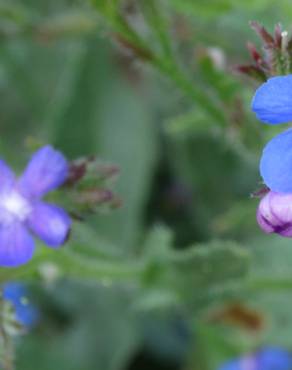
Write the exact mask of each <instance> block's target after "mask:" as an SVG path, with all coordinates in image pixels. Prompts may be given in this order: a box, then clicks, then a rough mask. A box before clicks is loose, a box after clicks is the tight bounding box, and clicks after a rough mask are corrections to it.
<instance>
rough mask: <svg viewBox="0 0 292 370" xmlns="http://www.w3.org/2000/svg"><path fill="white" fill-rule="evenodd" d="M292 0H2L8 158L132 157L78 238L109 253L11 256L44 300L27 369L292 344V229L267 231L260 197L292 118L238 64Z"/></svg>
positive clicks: (204, 358) (139, 368) (202, 359)
mask: <svg viewBox="0 0 292 370" xmlns="http://www.w3.org/2000/svg"><path fill="white" fill-rule="evenodd" d="M291 17H292V4H291V3H290V1H288V0H278V1H277V2H275V1H272V0H253V1H235V0H209V1H205V2H203V1H199V0H166V1H163V0H157V1H152V0H149V2H148V1H147V0H145V1H143V0H133V1H132V0H124V1H114V0H113V1H110V0H95V1H94V0H93V1H92V2H89V1H85V0H83V1H81V0H50V1H48V0H27V1H21V0H19V1H17V0H9V1H3V0H1V2H0V100H1V110H0V132H1V136H0V148H1V157H3V158H5V159H6V160H7V161H8V162H9V163H10V164H11V165H13V166H14V168H16V169H19V170H21V168H22V167H23V165H24V164H25V162H26V160H27V158H28V156H29V152H30V150H31V148H34V146H37V145H39V144H42V143H50V144H53V145H54V146H56V147H57V148H58V149H60V150H62V151H63V152H64V153H65V155H66V156H67V157H68V158H69V159H76V158H78V157H82V156H87V155H88V156H92V155H95V156H97V157H98V158H100V160H101V161H104V162H105V163H111V164H114V165H117V166H118V167H119V169H120V174H119V177H118V178H117V179H116V181H115V183H114V184H113V189H114V191H115V193H116V194H118V196H119V197H120V198H121V200H122V206H121V207H120V208H118V209H115V210H104V209H100V210H98V212H96V213H95V214H93V215H90V217H88V218H86V219H85V221H83V222H79V223H77V225H76V226H74V228H75V234H74V230H73V236H72V240H71V241H70V242H69V243H68V244H67V245H66V246H65V247H64V249H66V251H65V252H64V253H72V254H73V252H70V251H69V250H70V248H71V246H70V243H71V244H72V251H74V243H75V244H76V243H77V244H78V246H77V247H76V245H75V247H76V248H77V252H78V253H82V249H83V248H84V251H87V248H89V249H90V248H91V249H94V258H95V260H94V259H93V257H92V255H90V254H88V255H87V256H86V257H87V259H86V261H85V260H84V261H83V257H84V256H82V257H81V256H80V257H79V255H78V253H77V252H76V251H75V252H74V253H75V254H74V255H73V257H72V256H70V258H72V259H73V258H74V263H73V264H71V262H70V261H71V260H66V268H65V269H64V271H63V270H62V268H63V265H62V263H63V262H62V261H63V260H62V258H63V255H62V253H63V252H60V254H58V252H55V251H54V252H53V253H55V254H54V257H52V254H48V256H46V257H45V259H42V261H41V263H39V262H38V260H37V257H36V259H35V260H34V262H31V264H29V265H28V266H27V267H25V268H24V269H20V270H19V272H18V271H13V272H9V273H8V272H7V270H4V271H3V269H2V270H1V272H0V278H1V281H6V280H7V279H8V278H9V279H12V280H20V281H28V283H29V286H30V290H31V292H32V296H33V298H32V301H33V303H34V304H35V305H36V306H37V307H38V309H39V311H40V319H39V322H38V324H37V325H36V326H35V328H34V329H33V330H31V331H30V333H28V334H27V335H25V336H22V337H21V338H19V339H18V340H17V343H16V347H17V357H16V358H17V361H16V365H17V366H16V368H17V369H21V370H26V369H27V370H28V369H29V370H31V369H42V370H52V369H56V368H58V369H62V370H81V369H84V370H97V369H98V370H144V369H145V370H146V369H147V370H148V369H151V370H163V369H167V370H172V369H173V370H178V369H181V370H216V369H217V368H218V366H219V365H220V364H222V363H223V362H224V361H226V360H228V359H230V358H233V357H237V356H239V355H241V354H243V353H246V352H248V351H252V350H255V349H256V348H258V347H260V346H264V345H275V346H281V347H283V348H287V349H292V346H291V343H292V334H291V333H292V313H291V312H292V311H291V305H292V290H291V288H292V273H291V264H292V243H291V241H290V240H289V239H283V238H280V237H277V236H271V235H268V236H267V235H264V234H263V233H262V232H261V231H260V230H259V228H258V226H257V224H256V220H255V212H256V207H257V203H258V199H256V198H251V197H250V194H251V193H253V192H254V191H256V190H257V189H258V188H259V187H260V186H261V185H260V177H259V174H258V161H259V157H260V153H261V150H262V147H263V145H264V143H265V142H267V141H268V139H269V138H271V137H272V136H273V135H274V134H275V133H276V132H277V131H279V130H281V128H280V129H278V128H276V129H275V128H271V127H267V126H264V125H262V124H261V123H259V122H257V121H256V119H255V117H254V115H253V114H252V112H250V101H251V98H252V95H253V93H254V91H255V89H256V87H257V86H258V83H257V82H255V81H253V80H252V79H249V78H247V77H245V76H241V75H239V74H238V73H235V68H234V67H235V66H236V65H238V64H246V63H248V62H249V61H250V56H249V54H248V51H247V49H246V42H247V41H248V40H250V41H253V42H254V43H255V44H256V45H257V46H259V48H260V40H259V38H258V37H257V35H256V34H255V33H254V32H253V31H252V30H251V28H250V26H249V21H251V20H257V21H259V22H261V23H263V24H264V25H265V27H266V28H267V29H268V30H270V31H273V28H274V25H275V24H276V23H278V22H281V24H282V25H283V28H284V29H286V30H287V31H290V29H291V19H292V18H291ZM132 29H134V30H135V33H134V34H133V33H131V32H132V31H131V30H132ZM137 35H138V36H139V37H137ZM76 235H77V236H76ZM88 246H89V247H88ZM40 249H42V247H40ZM91 249H90V250H91ZM80 250H81V252H80ZM68 251H69V252H68ZM46 253H49V252H46ZM58 258H60V260H59V261H61V262H59V264H58V263H56V265H55V261H56V260H58ZM79 258H80V261H81V262H80V266H79V265H78V261H79ZM89 260H90V261H89ZM68 261H69V262H68ZM83 262H84V263H83ZM93 265H94V267H92V266H93ZM64 266H65V262H64ZM141 266H143V267H142V268H141ZM91 268H92V270H90V269H91ZM88 271H90V272H89V273H88ZM7 274H8V275H7ZM7 276H8V277H7Z"/></svg>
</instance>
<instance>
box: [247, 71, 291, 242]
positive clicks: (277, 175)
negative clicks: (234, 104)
mask: <svg viewBox="0 0 292 370" xmlns="http://www.w3.org/2000/svg"><path fill="white" fill-rule="evenodd" d="M252 109H253V111H254V112H255V113H256V115H257V118H258V119H259V120H261V121H262V122H264V123H267V124H271V125H276V124H279V123H287V122H289V121H292V75H287V76H277V77H272V78H270V79H269V80H268V81H267V82H266V83H264V84H263V85H261V86H260V87H259V89H258V90H257V91H256V93H255V96H254V98H253V102H252ZM260 173H261V176H262V178H263V180H264V183H265V184H266V185H267V187H268V188H269V191H268V192H267V193H266V195H265V196H264V197H263V198H262V199H261V202H260V205H259V207H258V212H257V220H258V223H259V225H260V227H261V228H262V229H263V230H264V231H265V232H266V233H277V234H280V235H282V236H285V237H292V129H291V128H290V129H288V130H286V131H284V132H282V133H281V134H279V135H277V136H275V137H274V138H273V139H272V140H271V141H270V142H268V144H267V145H266V146H265V148H264V150H263V154H262V157H261V161H260Z"/></svg>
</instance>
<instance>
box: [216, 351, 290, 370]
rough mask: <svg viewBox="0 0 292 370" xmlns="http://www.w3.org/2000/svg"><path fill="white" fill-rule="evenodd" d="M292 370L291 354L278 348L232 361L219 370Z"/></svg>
mask: <svg viewBox="0 0 292 370" xmlns="http://www.w3.org/2000/svg"><path fill="white" fill-rule="evenodd" d="M291 368H292V356H291V354H290V353H289V352H287V351H285V350H283V349H281V348H277V347H266V348H263V349H261V350H259V351H257V352H255V353H252V354H249V355H247V356H243V357H241V358H238V359H235V360H231V361H229V362H227V363H225V364H223V365H222V366H221V367H220V368H219V369H218V370H276V369H277V370H290V369H291Z"/></svg>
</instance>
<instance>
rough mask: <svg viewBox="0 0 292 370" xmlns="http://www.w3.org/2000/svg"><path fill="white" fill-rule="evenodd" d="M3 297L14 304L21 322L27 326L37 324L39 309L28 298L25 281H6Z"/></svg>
mask: <svg viewBox="0 0 292 370" xmlns="http://www.w3.org/2000/svg"><path fill="white" fill-rule="evenodd" d="M3 297H4V298H5V299H6V300H8V301H10V302H11V303H12V304H13V306H14V309H15V312H16V318H17V320H18V321H19V322H20V323H21V324H23V325H24V326H27V327H32V326H34V324H36V322H37V321H38V319H39V311H38V310H37V308H36V307H35V306H34V305H33V304H32V303H31V302H30V301H29V300H28V291H27V289H26V286H25V285H24V284H23V283H19V282H9V283H6V284H5V285H4V286H3Z"/></svg>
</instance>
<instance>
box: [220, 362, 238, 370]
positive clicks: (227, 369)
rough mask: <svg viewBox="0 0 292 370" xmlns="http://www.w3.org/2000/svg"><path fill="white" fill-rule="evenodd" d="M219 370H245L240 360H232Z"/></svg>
mask: <svg viewBox="0 0 292 370" xmlns="http://www.w3.org/2000/svg"><path fill="white" fill-rule="evenodd" d="M218 370H243V369H242V367H241V362H240V360H231V361H228V362H226V363H225V364H223V365H222V366H220V367H219V369H218Z"/></svg>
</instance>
